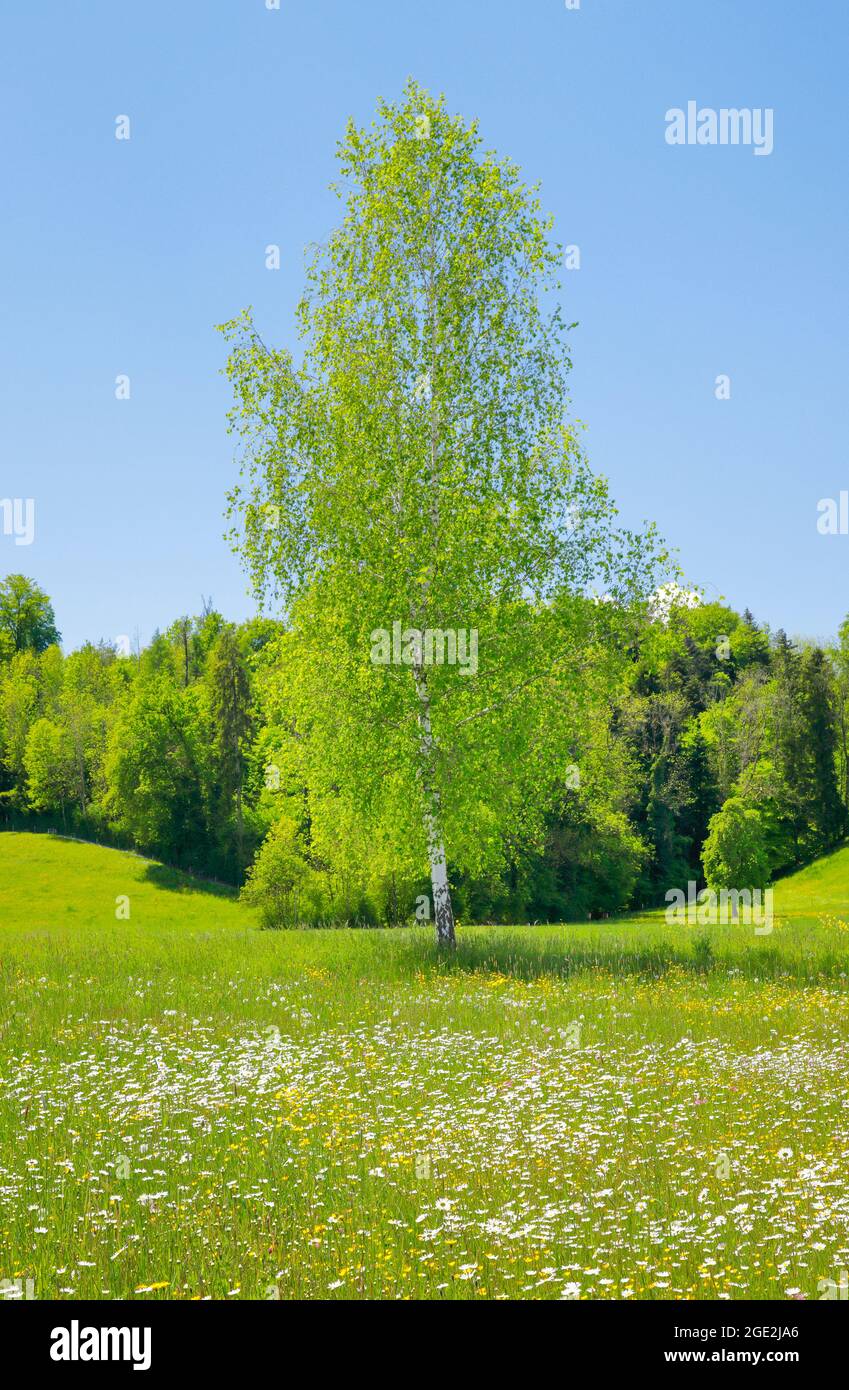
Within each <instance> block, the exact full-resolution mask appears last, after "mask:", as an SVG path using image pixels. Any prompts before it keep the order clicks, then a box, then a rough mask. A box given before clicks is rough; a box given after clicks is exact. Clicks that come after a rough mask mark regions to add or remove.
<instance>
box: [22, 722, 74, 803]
mask: <svg viewBox="0 0 849 1390" xmlns="http://www.w3.org/2000/svg"><path fill="white" fill-rule="evenodd" d="M24 767H25V769H26V774H27V791H28V795H29V799H30V803H31V805H32V806H33V808H34V809H35V810H36V811H52V810H54V809H55V810H59V811H61V813H62V824H63V826H64V827H65V829H67V824H68V822H67V815H66V811H67V807H68V804H69V802H71V801H73V800H74V798H75V796H78V795H79V765H78V762H77V758H76V755H75V750H74V747H73V743H72V741H71V739H70V737H69V735H68V730H67V729H65V728H63V727H62V725H61V724H56V723H54V722H53V721H52V720H50V719H37V720H36V722H35V723H34V724H33V726H32V728H31V729H30V732H29V736H28V738H27V745H26V751H25V753H24Z"/></svg>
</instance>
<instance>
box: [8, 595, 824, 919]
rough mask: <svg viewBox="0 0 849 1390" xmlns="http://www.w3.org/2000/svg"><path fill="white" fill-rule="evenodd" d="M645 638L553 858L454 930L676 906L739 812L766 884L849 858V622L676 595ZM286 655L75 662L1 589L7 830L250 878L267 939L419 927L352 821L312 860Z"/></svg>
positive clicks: (169, 633) (109, 656) (237, 640)
mask: <svg viewBox="0 0 849 1390" xmlns="http://www.w3.org/2000/svg"><path fill="white" fill-rule="evenodd" d="M635 631H636V633H637V635H636V636H635V638H634V642H633V647H632V649H631V650H630V651H629V652H628V653H627V660H626V661H625V663H624V664H623V665H621V666H619V667H617V672H618V674H617V683H616V686H615V688H613V689H609V688H606V687H604V686H603V685H602V686H600V688H599V689H598V691H597V692H596V693H595V695H590V696H588V699H589V700H590V704H591V707H590V708H588V709H587V710H586V711H585V712H584V716H585V717H584V718H583V719H582V721H581V724H580V735H579V736H577V735H576V734H575V732H574V730H570V729H568V728H566V727H565V726H564V729H563V738H564V740H566V741H567V742H568V752H569V756H570V757H571V758H572V759H573V764H572V773H571V775H570V776H569V778H568V779H567V780H566V781H565V782H564V785H563V787H562V791H561V795H560V797H559V800H558V804H557V807H556V810H555V811H554V813H553V814H552V815H551V816H550V818H549V824H548V831H547V836H546V842H545V847H544V849H543V850H539V849H535V850H533V851H530V850H528V848H527V846H526V845H524V844H523V843H522V840H521V837H520V836H516V837H515V839H514V842H513V843H511V844H509V845H508V846H506V853H505V860H506V864H507V867H506V868H505V869H504V870H502V871H500V872H499V873H497V874H495V875H494V876H492V877H490V878H485V879H474V878H471V877H469V876H466V875H459V874H456V873H452V886H453V888H454V895H455V902H456V907H457V911H458V915H460V916H461V917H463V918H466V919H467V920H468V919H471V920H501V921H528V920H540V921H544V920H548V921H555V920H569V919H577V918H586V917H587V916H603V915H606V914H612V913H615V912H618V911H621V910H623V909H624V908H627V907H643V906H651V905H656V904H658V903H662V902H663V900H664V894H665V893H666V891H667V890H668V889H669V888H671V887H679V888H681V887H686V884H687V882H688V880H691V879H692V880H695V881H696V882H697V883H698V884H699V885H700V886H701V885H702V884H703V883H704V872H703V856H704V845H705V841H706V840H707V838H708V835H709V832H710V829H711V825H712V824H713V825H714V827H716V826H717V824H718V822H717V817H721V816H722V815H723V814H725V815H727V816H728V817H729V818H731V817H733V816H734V815H737V816H739V815H740V814H741V808H744V809H745V811H746V812H751V813H753V814H752V815H750V816H748V817H747V825H748V826H750V827H751V830H752V833H753V834H755V835H756V836H757V837H758V843H759V845H760V846H761V851H762V853H763V855H764V856H766V862H768V864H769V869H770V872H771V874H772V875H778V874H781V873H783V872H786V871H788V870H790V869H791V868H793V867H794V866H796V865H799V864H801V863H804V862H806V861H808V860H810V859H812V858H814V857H815V856H817V855H819V854H821V853H823V852H825V851H827V850H828V849H830V848H831V847H833V846H834V845H836V844H838V843H839V842H840V841H841V840H842V839H843V838H844V837H845V836H846V834H847V828H849V619H847V621H846V622H845V623H844V624H843V626H842V628H841V630H840V633H839V636H838V638H837V639H836V640H835V642H833V643H832V644H827V645H820V644H816V643H808V642H805V641H791V640H790V638H788V636H787V635H786V634H785V633H784V632H782V631H777V632H774V633H773V632H770V631H769V630H768V629H767V628H766V627H764V626H763V625H760V624H758V623H757V622H756V621H755V619H754V618H753V617H752V615H751V614H750V613H749V612H745V613H743V614H737V613H735V612H734V611H733V610H732V609H730V608H728V607H726V606H724V605H722V604H719V603H710V604H705V603H692V602H690V601H687V600H686V596H682V595H679V596H678V597H677V598H676V599H673V601H671V602H668V603H666V604H665V605H658V607H657V608H656V610H655V612H654V614H653V616H652V618H651V619H650V620H647V621H645V622H644V623H643V624H642V625H641V626H640V627H639V628H637V629H635ZM286 637H287V634H286V630H285V628H284V626H283V624H282V623H279V622H275V621H272V620H270V619H265V618H258V619H254V620H252V621H250V622H247V623H242V624H232V623H228V622H226V621H225V619H224V618H223V617H222V615H221V614H219V613H217V612H216V611H214V609H212V608H211V607H209V606H206V607H205V608H204V611H203V612H202V613H201V614H200V615H198V616H194V617H188V616H184V617H181V618H179V619H178V620H177V621H175V622H174V623H172V624H171V626H170V627H168V628H167V629H166V630H164V631H162V632H158V633H156V634H155V635H154V637H153V639H152V641H151V642H150V643H149V645H147V646H146V647H144V648H143V649H141V650H140V651H138V652H137V653H135V654H134V655H132V656H129V657H127V656H121V655H120V654H119V653H118V651H117V650H116V648H115V646H114V645H113V644H110V643H107V642H103V641H101V642H97V643H87V644H86V645H85V646H83V647H81V648H80V649H79V650H77V651H74V652H70V653H68V654H67V655H65V654H63V652H62V650H61V648H60V645H59V642H60V634H59V632H58V630H57V627H56V622H55V617H54V613H53V608H52V605H51V603H50V600H49V598H48V597H47V595H45V594H44V593H43V592H42V591H41V590H40V589H39V588H38V586H37V585H36V584H34V583H33V582H32V581H31V580H28V579H26V578H25V577H24V576H20V575H11V576H8V577H7V578H6V579H5V580H3V581H0V825H2V826H4V827H5V828H7V829H8V828H19V829H24V828H28V827H29V828H34V829H39V828H41V829H46V828H53V829H56V830H59V831H60V832H64V833H68V834H74V835H78V836H80V837H82V838H87V839H94V840H99V841H101V842H105V843H111V844H115V845H120V846H125V847H128V848H135V849H137V850H139V851H141V852H143V853H146V854H150V855H151V856H152V857H155V858H159V859H162V860H164V861H165V862H167V863H169V864H173V865H175V866H177V867H179V868H182V869H187V870H190V871H192V872H195V873H198V874H205V875H208V876H210V877H215V878H219V879H223V880H225V881H227V882H231V883H233V884H234V885H240V884H244V883H245V881H246V878H247V879H248V883H249V886H248V890H247V891H248V895H249V896H251V897H252V898H253V900H254V901H257V902H258V903H259V904H260V906H263V905H265V906H266V907H267V908H268V914H267V915H268V919H269V921H271V920H274V919H275V918H276V920H277V921H278V922H284V921H286V920H288V919H290V918H292V916H293V914H294V916H295V917H297V918H298V919H299V920H306V921H313V922H316V923H324V922H328V923H329V922H332V921H350V922H359V923H364V924H365V923H394V922H401V921H408V920H410V919H411V917H412V916H413V914H414V913H415V912H416V910H417V905H418V908H419V912H420V914H421V915H426V913H427V892H428V878H427V873H426V871H425V866H422V872H421V877H420V878H417V877H416V874H415V873H414V872H412V873H411V872H410V870H409V868H408V867H407V868H405V869H404V870H403V871H399V870H398V868H397V866H396V865H395V864H394V863H393V862H392V859H391V857H389V858H382V857H381V853H380V850H379V847H377V846H375V845H364V844H359V843H357V840H356V832H355V831H354V830H353V829H351V828H350V827H346V824H345V821H344V817H342V816H341V815H340V823H339V827H338V845H337V847H336V849H335V851H334V852H333V853H328V851H327V850H326V848H325V850H324V852H323V854H322V856H321V857H319V856H318V855H317V854H316V853H315V850H314V846H313V844H312V842H311V834H310V806H309V798H308V796H307V793H306V790H305V788H304V786H303V785H301V784H300V783H299V778H298V771H297V761H296V760H293V759H292V757H291V756H290V753H289V751H287V750H290V749H291V748H292V747H293V746H294V745H295V744H296V743H297V738H298V730H297V728H296V727H294V723H293V719H292V716H291V712H290V711H288V710H287V707H286V693H285V692H286V682H285V681H284V680H281V670H282V669H283V668H284V667H285V662H286V660H287V650H288V649H287V643H286ZM516 775H517V776H518V775H519V770H518V769H517V770H516ZM331 790H332V789H331ZM723 808H726V809H725V811H723ZM449 869H450V865H449ZM422 905H424V906H422Z"/></svg>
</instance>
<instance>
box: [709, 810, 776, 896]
mask: <svg viewBox="0 0 849 1390" xmlns="http://www.w3.org/2000/svg"><path fill="white" fill-rule="evenodd" d="M702 863H703V865H704V871H705V878H706V879H707V885H708V887H709V888H712V889H714V891H718V890H719V889H722V888H726V889H737V890H743V889H749V890H752V889H755V888H766V887H767V885H768V883H769V880H770V863H769V855H768V853H767V845H766V834H765V830H764V824H763V819H762V817H761V813H760V811H758V810H757V809H756V808H755V807H748V806H746V804H745V802H744V801H743V800H742V799H741V798H740V797H736V796H732V797H729V799H728V800H727V801H726V802H725V804H724V806H723V807H722V809H721V810H719V811H717V813H716V815H715V816H712V817H711V822H710V830H709V833H708V837H707V839H706V840H705V843H704V849H703V852H702Z"/></svg>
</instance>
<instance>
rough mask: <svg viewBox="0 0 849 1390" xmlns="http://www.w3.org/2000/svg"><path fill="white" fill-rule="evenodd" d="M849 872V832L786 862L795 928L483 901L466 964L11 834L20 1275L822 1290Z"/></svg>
mask: <svg viewBox="0 0 849 1390" xmlns="http://www.w3.org/2000/svg"><path fill="white" fill-rule="evenodd" d="M846 881H847V850H841V851H839V852H838V853H837V854H835V855H832V856H830V857H829V858H828V859H826V860H822V861H820V863H819V864H817V865H812V866H810V868H808V869H806V870H803V871H802V872H801V873H799V874H797V875H794V876H793V878H790V879H787V880H784V881H783V882H782V883H781V884H779V885H778V888H777V892H776V910H777V912H778V914H779V918H780V920H779V921H778V923H777V924H776V930H775V932H774V933H773V935H771V936H769V937H756V936H755V935H754V933H753V931H752V930H751V928H749V929H746V928H743V927H734V928H730V927H726V928H715V929H714V928H712V929H706V930H703V929H701V928H694V929H689V928H680V927H679V928H674V927H672V926H669V925H667V924H666V923H665V922H664V920H663V916H662V914H660V915H657V914H656V915H654V916H652V917H651V918H645V919H636V918H632V919H629V920H627V921H624V922H609V923H608V922H605V923H592V924H589V923H588V924H584V925H581V926H568V927H541V928H540V927H537V928H531V929H528V928H518V927H517V928H486V927H466V926H462V925H461V927H460V944H459V949H458V951H457V953H456V958H455V959H453V960H451V961H450V962H446V961H444V960H440V959H439V958H438V957H437V954H436V952H435V950H434V947H433V944H432V941H431V933H430V931H429V930H423V929H422V930H418V929H414V930H410V931H394V932H381V931H361V932H353V931H335V932H292V933H274V932H262V931H259V930H257V929H256V922H255V919H254V918H253V916H252V915H251V913H250V912H248V910H247V909H245V908H244V907H243V906H242V905H240V904H239V903H238V902H237V901H235V899H234V896H233V895H232V893H230V892H229V891H228V890H226V889H221V888H219V887H217V886H216V885H210V884H204V883H201V882H198V881H195V880H192V879H188V878H186V877H185V876H182V875H179V874H175V873H173V871H170V870H165V869H163V868H162V867H161V866H158V865H156V864H153V863H150V862H149V861H146V860H144V859H141V858H137V857H136V856H133V855H128V854H123V853H119V852H116V851H113V850H108V849H101V848H99V847H96V846H91V845H83V844H77V843H74V842H69V841H63V840H60V839H58V838H56V837H52V836H51V837H47V836H33V835H11V834H2V835H0V1245H1V1246H2V1250H3V1255H2V1264H3V1269H2V1271H0V1274H2V1277H7V1278H9V1279H12V1280H14V1279H18V1278H19V1279H21V1280H27V1279H32V1280H33V1282H34V1287H35V1296H36V1297H39V1298H51V1297H58V1298H62V1297H71V1296H72V1295H73V1296H76V1297H81V1298H93V1299H109V1298H138V1299H145V1298H178V1299H183V1298H185V1299H191V1298H203V1297H213V1298H263V1299H264V1298H269V1297H281V1298H284V1299H285V1298H298V1297H308V1298H398V1297H401V1298H406V1297H409V1298H428V1299H440V1298H449V1299H464V1298H465V1299H481V1298H484V1299H487V1298H503V1297H509V1298H563V1297H565V1298H572V1297H581V1298H593V1299H605V1298H635V1299H654V1298H663V1299H667V1298H693V1297H695V1298H719V1297H723V1298H744V1297H754V1298H764V1299H777V1300H785V1299H788V1298H796V1297H808V1298H818V1297H819V1296H820V1294H821V1289H822V1287H823V1284H822V1282H821V1281H823V1280H828V1279H832V1280H836V1279H838V1278H839V1271H840V1269H842V1268H845V1266H846V1264H847V1261H849V1248H847V1235H846V1232H847V1229H849V1194H847V1192H846V1186H845V1182H844V1174H845V1162H846V1151H847V1145H849V1133H847V1128H846V1110H845V1077H846V1074H847V1071H849V1041H847V1039H849V986H847V976H848V975H849V923H847V921H846V920H845V917H846V916H847V915H849V914H847V913H846ZM122 898H126V899H129V905H130V918H129V920H124V919H123V918H117V917H116V915H115V911H116V900H117V899H122ZM841 914H844V916H843V917H841Z"/></svg>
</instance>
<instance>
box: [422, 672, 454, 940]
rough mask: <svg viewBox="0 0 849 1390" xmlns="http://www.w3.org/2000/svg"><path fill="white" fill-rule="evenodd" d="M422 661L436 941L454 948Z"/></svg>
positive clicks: (428, 833) (424, 763) (424, 758)
mask: <svg viewBox="0 0 849 1390" xmlns="http://www.w3.org/2000/svg"><path fill="white" fill-rule="evenodd" d="M420 663H421V653H419V661H418V663H417V664H416V665H415V666H414V667H413V676H414V678H415V682H416V694H417V695H418V697H419V728H420V729H421V739H420V748H421V753H422V765H421V776H422V784H423V786H424V793H425V813H424V819H425V834H426V836H427V853H428V859H429V861H430V887H431V894H432V897H433V916H434V921H435V923H436V944H437V946H440V947H445V948H446V949H448V950H453V948H454V947H455V946H456V944H457V942H456V938H455V935H454V908H453V906H452V903H451V885H450V884H449V882H448V865H447V863H446V859H445V844H444V842H443V838H442V830H441V826H440V811H441V806H440V800H439V789H438V787H437V786H436V785H435V783H434V778H433V763H434V756H435V753H436V744H435V741H434V737H433V729H432V727H431V722H430V696H429V695H428V689H427V674H426V672H425V671H424V669H423V667H422V666H421V664H420Z"/></svg>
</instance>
